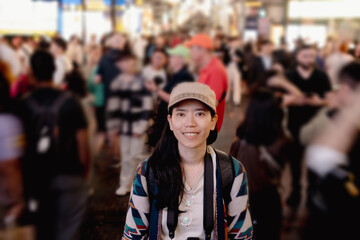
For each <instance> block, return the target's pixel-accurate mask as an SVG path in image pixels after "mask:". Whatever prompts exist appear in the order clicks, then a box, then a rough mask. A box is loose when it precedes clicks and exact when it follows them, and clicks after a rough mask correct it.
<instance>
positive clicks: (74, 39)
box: [69, 34, 80, 44]
mask: <svg viewBox="0 0 360 240" xmlns="http://www.w3.org/2000/svg"><path fill="white" fill-rule="evenodd" d="M69 42H70V43H73V44H80V39H79V37H78V36H77V35H76V34H74V35H72V36H71V37H70V40H69Z"/></svg>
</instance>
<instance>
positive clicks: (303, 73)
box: [296, 66, 314, 77]
mask: <svg viewBox="0 0 360 240" xmlns="http://www.w3.org/2000/svg"><path fill="white" fill-rule="evenodd" d="M296 69H297V71H298V72H299V73H300V75H301V76H303V77H308V76H309V75H310V74H311V73H312V72H313V70H314V68H313V67H309V68H308V69H304V68H302V67H300V66H297V67H296Z"/></svg>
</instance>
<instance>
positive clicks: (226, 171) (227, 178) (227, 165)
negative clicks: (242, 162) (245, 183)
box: [214, 149, 235, 207]
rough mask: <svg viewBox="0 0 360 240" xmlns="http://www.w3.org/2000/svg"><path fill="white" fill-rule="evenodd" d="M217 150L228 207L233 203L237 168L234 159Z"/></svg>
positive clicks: (222, 186) (223, 191)
mask: <svg viewBox="0 0 360 240" xmlns="http://www.w3.org/2000/svg"><path fill="white" fill-rule="evenodd" d="M214 150H215V153H216V157H217V159H218V161H219V165H220V173H221V188H222V193H223V199H224V201H225V205H226V207H227V206H228V204H229V203H230V201H231V196H230V191H231V188H232V183H233V181H234V178H235V166H234V162H233V160H232V157H231V156H230V155H229V154H227V153H225V152H222V151H219V150H216V149H214Z"/></svg>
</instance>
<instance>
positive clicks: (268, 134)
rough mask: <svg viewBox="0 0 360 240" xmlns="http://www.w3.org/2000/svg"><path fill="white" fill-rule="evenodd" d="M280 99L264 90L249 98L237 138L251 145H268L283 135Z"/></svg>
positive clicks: (259, 90) (269, 91)
mask: <svg viewBox="0 0 360 240" xmlns="http://www.w3.org/2000/svg"><path fill="white" fill-rule="evenodd" d="M280 104H281V99H280V98H278V97H276V96H275V95H274V93H273V92H272V91H271V90H269V89H266V88H261V89H258V90H257V91H256V92H254V93H253V94H252V96H251V99H250V102H249V106H248V108H247V111H246V114H245V120H244V122H243V123H242V124H241V125H240V126H239V128H238V130H237V136H238V137H239V138H240V139H245V140H246V141H247V142H248V143H249V144H253V145H270V144H272V143H273V142H274V141H275V140H276V139H278V138H279V137H282V136H283V135H284V131H283V128H282V126H281V124H282V119H283V116H284V114H283V111H282V109H281V108H280Z"/></svg>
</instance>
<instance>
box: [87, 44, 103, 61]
mask: <svg viewBox="0 0 360 240" xmlns="http://www.w3.org/2000/svg"><path fill="white" fill-rule="evenodd" d="M101 55H102V49H101V47H100V45H93V46H91V47H90V51H89V61H90V63H95V64H96V63H98V62H99V60H100V58H101Z"/></svg>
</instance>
